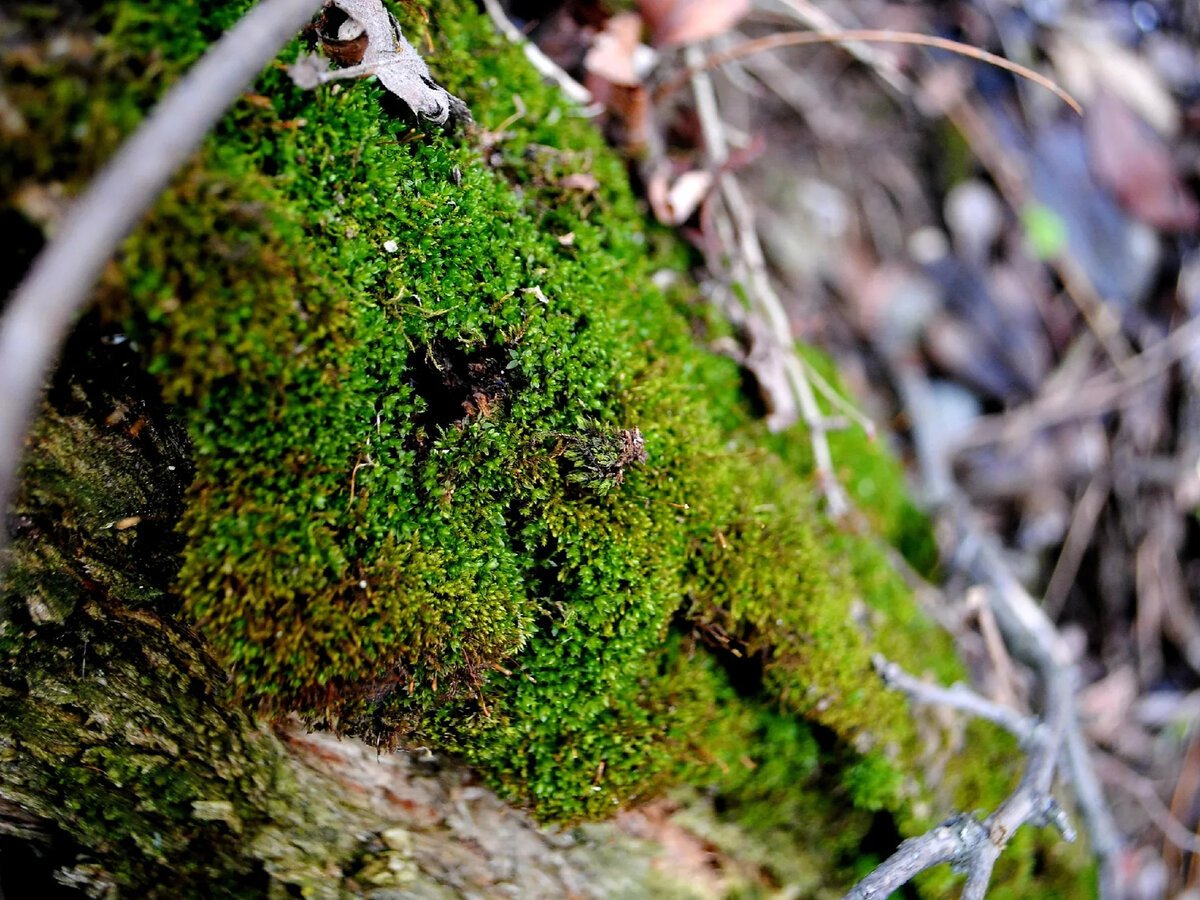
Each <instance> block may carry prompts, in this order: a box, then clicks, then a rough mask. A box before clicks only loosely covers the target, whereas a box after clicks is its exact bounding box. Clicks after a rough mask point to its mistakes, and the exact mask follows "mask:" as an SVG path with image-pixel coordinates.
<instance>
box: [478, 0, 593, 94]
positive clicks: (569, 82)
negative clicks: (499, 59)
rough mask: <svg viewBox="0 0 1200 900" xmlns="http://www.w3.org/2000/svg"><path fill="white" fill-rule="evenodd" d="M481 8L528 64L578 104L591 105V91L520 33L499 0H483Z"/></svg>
mask: <svg viewBox="0 0 1200 900" xmlns="http://www.w3.org/2000/svg"><path fill="white" fill-rule="evenodd" d="M483 8H484V9H486V10H487V14H488V16H490V17H491V20H492V24H494V25H495V26H496V28H497V29H498V30H499V31H500V33H501V34H503V35H504V36H505V37H506V38H508V39H509V40H510V41H512V43H514V44H516V45H517V46H519V47H520V48H521V49H522V50H523V51H524V52H525V58H526V59H527V60H529V64H530V65H531V66H533V67H534V68H535V69H537V70H538V72H539V73H540V74H541V75H542V76H543V77H544V78H548V79H550V80H551V81H553V82H554V83H555V84H557V85H558V86H559V88H560V89H561V90H562V92H563V93H564V94H566V95H567V96H568V97H570V98H571V99H572V100H574V101H575V102H576V103H578V104H579V105H580V106H584V107H587V106H591V105H592V102H593V100H594V98H593V97H592V92H591V91H589V90H588V89H587V88H585V87H584V86H583V85H582V84H580V83H579V82H578V81H576V80H575V79H574V78H572V77H571V76H570V75H568V74H567V73H566V72H565V71H563V69H562V67H561V66H559V65H558V63H556V62H555V61H554V60H552V59H551V58H550V57H548V56H547V55H546V54H545V53H543V52H542V50H541V48H539V47H538V46H537V45H536V44H535V43H533V41H530V40H529V39H527V38H526V37H525V35H523V34H521V32H520V30H519V29H518V28H517V26H515V25H514V24H513V23H512V22H511V21H509V18H508V16H507V15H505V13H504V7H502V6H501V5H500V2H499V0H483Z"/></svg>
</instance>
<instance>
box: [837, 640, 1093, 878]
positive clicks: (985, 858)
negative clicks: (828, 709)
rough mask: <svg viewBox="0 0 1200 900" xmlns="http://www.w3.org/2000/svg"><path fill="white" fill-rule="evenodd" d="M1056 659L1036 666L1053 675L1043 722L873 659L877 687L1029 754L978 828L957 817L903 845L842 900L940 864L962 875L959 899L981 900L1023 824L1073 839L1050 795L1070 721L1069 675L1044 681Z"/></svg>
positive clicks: (1048, 658)
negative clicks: (961, 715) (955, 712)
mask: <svg viewBox="0 0 1200 900" xmlns="http://www.w3.org/2000/svg"><path fill="white" fill-rule="evenodd" d="M1056 657H1057V654H1054V653H1050V654H1047V655H1046V657H1045V659H1044V660H1043V662H1044V663H1046V664H1048V665H1050V666H1051V667H1052V668H1054V669H1055V671H1054V672H1043V673H1042V674H1043V683H1044V684H1045V687H1046V709H1045V713H1044V715H1045V718H1044V720H1043V722H1042V723H1037V722H1035V721H1034V720H1031V719H1027V718H1025V717H1024V716H1020V715H1018V714H1016V713H1014V712H1013V711H1012V710H1009V709H1007V708H1006V707H1002V706H1000V705H998V704H995V703H992V702H991V701H989V700H986V699H984V698H983V697H980V696H979V695H978V694H975V693H974V692H973V691H970V690H969V689H966V688H964V687H962V686H961V685H955V686H954V687H953V688H949V689H947V688H940V687H937V686H935V685H929V684H925V683H924V682H921V681H918V680H917V679H915V678H913V677H912V676H910V675H908V674H907V673H905V672H903V670H901V669H900V667H899V666H897V665H895V664H892V663H888V662H887V661H886V660H883V659H882V658H876V661H875V666H876V669H877V670H878V671H879V672H880V674H881V676H882V677H883V678H884V680H885V681H887V682H888V684H890V685H892V686H894V687H896V688H898V689H900V690H902V691H904V692H905V693H906V694H908V695H909V696H910V697H911V698H913V699H914V700H916V701H918V702H922V703H941V704H945V705H949V706H952V707H953V708H955V709H960V710H964V711H966V712H970V713H972V714H974V715H978V716H980V717H982V718H985V719H987V720H988V721H991V722H995V723H996V724H997V725H1000V726H1001V727H1003V728H1005V729H1007V730H1009V731H1011V732H1013V733H1014V734H1016V735H1017V736H1018V737H1019V738H1020V739H1021V741H1022V744H1023V745H1024V746H1025V748H1026V750H1027V752H1028V754H1029V763H1028V765H1027V766H1026V769H1025V774H1024V775H1023V776H1022V778H1021V783H1020V784H1019V785H1018V786H1017V789H1016V790H1015V791H1013V793H1012V794H1010V795H1009V797H1008V798H1007V799H1006V800H1005V801H1004V802H1003V803H1001V804H1000V806H999V807H998V808H997V809H996V811H995V812H993V813H992V814H991V815H990V816H988V817H987V818H986V819H985V820H984V821H982V822H980V821H978V820H977V819H975V818H974V817H972V816H966V815H961V814H960V815H956V816H953V817H952V818H950V819H948V820H947V821H945V822H943V823H942V824H941V825H939V826H937V827H936V828H934V829H933V830H931V831H930V832H928V833H926V834H925V835H922V836H921V837H918V838H914V839H910V840H908V841H905V842H904V843H903V844H901V845H900V847H899V848H898V849H897V850H896V852H895V853H894V854H892V856H891V857H889V858H888V859H887V860H885V861H884V863H883V864H882V865H881V866H880V867H879V868H878V869H876V870H875V871H874V872H872V873H871V874H870V875H868V876H867V877H866V878H865V879H863V880H862V881H861V882H859V883H858V884H857V885H855V887H854V888H853V889H851V891H850V893H849V894H847V895H846V897H847V900H867V898H882V897H886V896H888V895H889V894H890V893H892V892H893V891H895V890H896V889H898V888H900V887H902V886H903V885H904V884H906V883H907V882H908V881H910V880H911V879H912V878H913V877H915V876H916V875H918V874H919V873H921V872H923V871H925V870H926V869H929V868H932V867H933V866H936V865H940V864H942V863H946V862H949V863H952V864H953V865H954V866H955V867H956V868H958V869H961V870H963V871H965V872H966V873H967V883H966V886H965V887H964V889H963V893H962V896H963V897H964V898H969V900H982V898H983V896H984V894H985V893H986V892H987V886H988V882H989V881H990V880H991V876H992V869H993V868H994V867H995V864H996V860H997V859H999V857H1000V854H1001V852H1002V851H1003V850H1004V847H1005V846H1006V845H1007V844H1008V841H1009V840H1010V839H1011V838H1012V836H1013V835H1014V834H1015V833H1016V831H1017V829H1018V828H1020V827H1021V826H1022V825H1024V824H1025V823H1027V822H1031V823H1033V824H1040V825H1045V824H1050V823H1053V824H1056V825H1057V826H1058V827H1059V828H1060V830H1061V831H1062V833H1063V836H1064V838H1065V839H1066V840H1074V832H1073V831H1072V830H1071V829H1070V826H1069V825H1067V824H1066V819H1065V816H1064V814H1063V813H1062V810H1061V808H1060V807H1059V806H1058V804H1057V802H1056V801H1055V800H1054V798H1053V796H1052V795H1051V793H1050V789H1051V786H1052V783H1053V780H1054V771H1055V767H1056V765H1057V763H1058V760H1059V757H1060V755H1061V750H1062V747H1063V741H1064V739H1065V735H1066V731H1067V725H1068V722H1069V720H1070V718H1071V714H1072V713H1071V703H1072V692H1073V689H1074V683H1073V679H1072V678H1071V677H1070V675H1069V673H1067V677H1065V678H1062V679H1060V680H1059V681H1057V682H1049V681H1047V680H1046V677H1047V676H1049V675H1051V674H1054V675H1061V674H1063V673H1062V672H1061V671H1058V666H1059V662H1060V661H1059V660H1058V659H1057V658H1056Z"/></svg>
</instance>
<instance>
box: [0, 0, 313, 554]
mask: <svg viewBox="0 0 1200 900" xmlns="http://www.w3.org/2000/svg"><path fill="white" fill-rule="evenodd" d="M320 7H321V2H320V0H262V2H260V3H259V4H258V5H257V6H255V7H254V8H253V9H251V10H250V12H248V13H246V15H245V16H244V17H243V18H242V19H241V20H240V21H239V22H238V23H237V25H235V26H234V27H233V28H232V29H230V30H229V31H227V32H226V33H225V35H224V36H223V37H222V38H221V39H220V40H219V41H218V42H217V43H216V44H214V45H213V46H212V48H210V49H209V51H208V52H207V53H206V54H205V55H204V57H203V58H202V59H201V60H200V61H199V62H198V63H197V64H196V65H195V66H194V67H193V68H192V69H191V71H189V72H188V73H187V75H185V76H184V77H183V78H182V79H181V80H180V81H179V83H178V84H176V85H175V86H174V87H173V88H172V89H171V90H170V91H169V92H168V93H167V95H166V96H165V97H164V98H163V99H162V101H161V102H160V103H159V104H158V106H157V107H155V109H154V110H153V112H151V113H150V115H149V117H148V118H147V119H146V121H145V122H144V123H143V124H142V125H141V127H140V128H138V130H137V131H136V132H135V133H134V135H133V136H132V137H131V138H130V139H129V140H127V141H126V142H125V143H124V145H122V147H121V148H120V150H118V151H117V154H116V155H115V156H114V157H113V158H112V160H110V161H109V163H108V165H106V166H105V167H104V169H103V170H102V171H101V172H100V174H99V175H98V176H96V178H95V180H94V181H93V182H92V183H91V185H89V187H88V189H87V191H85V192H84V194H83V196H82V197H80V198H79V200H78V201H76V203H75V205H74V206H73V208H72V209H71V212H70V214H69V215H68V217H67V219H66V221H65V222H64V223H63V225H62V228H61V229H60V230H59V231H58V233H57V234H56V235H55V236H54V237H53V239H52V240H51V241H50V243H49V244H48V245H47V247H46V248H45V249H44V250H43V251H42V253H41V254H40V255H39V256H38V258H37V259H36V260H35V261H34V263H33V266H32V267H31V268H30V270H29V272H28V274H27V275H26V276H25V280H24V281H22V282H21V284H20V286H18V287H17V289H16V292H15V293H14V294H13V295H12V297H11V298H10V299H9V302H8V308H7V311H6V312H5V314H4V318H3V320H0V518H2V516H3V514H5V513H7V511H8V505H9V502H10V501H11V498H12V495H13V489H14V487H15V483H16V472H17V467H18V465H19V464H20V460H21V454H22V450H23V448H24V442H25V433H26V430H27V428H28V425H29V422H30V420H31V418H32V417H33V414H34V411H35V409H36V408H37V404H38V400H39V399H40V397H41V393H42V389H43V385H44V381H45V377H46V373H47V372H48V371H49V369H50V367H51V365H52V364H53V363H54V361H55V358H56V357H57V355H58V352H59V347H60V345H61V343H62V340H63V338H64V337H65V336H66V334H67V331H68V330H69V328H70V327H71V324H72V322H73V321H74V319H75V316H76V314H77V313H78V312H79V310H80V309H81V307H82V306H83V304H84V303H85V302H86V301H87V299H88V296H89V295H90V291H91V288H92V284H93V283H94V282H95V280H96V277H97V276H98V275H99V274H100V270H101V269H102V268H103V266H104V264H105V263H106V262H107V261H108V260H109V258H111V257H112V255H113V253H114V252H115V251H116V249H117V247H118V245H119V244H120V243H121V241H122V240H123V239H124V237H125V236H126V235H127V234H128V233H129V232H130V231H131V230H132V229H133V227H134V226H135V225H136V224H137V223H138V221H139V220H140V219H141V217H142V215H143V213H145V211H146V210H147V209H148V208H149V207H150V205H151V204H152V203H153V202H154V200H155V199H156V198H157V197H158V195H159V194H160V193H161V192H162V190H163V189H164V188H165V187H166V186H167V183H168V182H169V180H170V178H171V176H172V175H173V174H174V173H175V172H176V170H178V169H179V167H180V166H182V165H183V163H184V162H185V161H186V160H187V158H188V157H189V156H190V155H191V154H192V153H193V152H194V151H195V150H196V148H197V147H198V146H199V145H200V142H201V141H202V140H203V139H204V136H205V135H206V134H208V132H209V130H210V129H211V128H212V127H213V125H214V124H215V123H216V122H217V120H218V119H219V118H220V117H221V115H222V114H223V113H224V112H225V110H226V109H227V108H228V107H229V106H230V105H231V104H232V103H233V101H234V100H236V99H237V97H238V96H239V95H240V94H241V93H242V91H243V90H245V88H246V86H247V85H248V84H249V83H250V82H251V81H252V80H253V78H254V77H255V76H256V75H257V74H258V73H259V72H260V71H262V69H263V67H264V66H266V64H267V63H268V62H270V61H271V59H273V58H274V56H275V54H276V53H278V52H279V50H280V48H281V47H282V46H283V45H284V44H285V43H287V41H288V40H290V39H291V38H292V36H293V35H295V34H296V32H297V31H299V30H300V29H301V28H302V27H303V26H304V25H305V23H307V22H308V20H309V19H310V18H311V17H312V15H313V14H314V13H315V12H316V11H317V10H318V9H320ZM7 537H8V533H7V528H0V546H3V544H4V543H5V542H6V541H7Z"/></svg>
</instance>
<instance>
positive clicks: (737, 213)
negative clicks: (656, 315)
mask: <svg viewBox="0 0 1200 900" xmlns="http://www.w3.org/2000/svg"><path fill="white" fill-rule="evenodd" d="M684 52H685V56H686V58H687V59H688V60H689V62H692V63H695V62H696V61H698V60H699V59H700V57H699V53H700V49H699V48H698V47H695V46H692V47H688V48H687V49H686V50H685V51H684ZM690 77H691V79H692V89H693V91H694V93H695V96H696V112H697V115H698V116H699V118H700V122H701V127H702V128H703V129H704V140H705V147H706V150H707V152H708V156H709V165H710V167H711V168H712V169H713V170H714V171H716V172H717V173H718V174H717V179H716V184H717V189H718V191H719V192H720V196H721V199H722V200H723V202H724V205H725V209H726V210H727V211H728V214H729V226H728V230H730V231H732V232H733V240H734V242H733V243H732V244H730V248H731V249H732V250H733V251H734V256H735V259H737V261H738V262H739V263H740V264H741V265H742V266H743V267H744V269H745V274H746V281H747V282H748V284H747V287H748V288H749V289H750V295H751V299H752V302H753V303H754V305H755V308H756V310H757V311H758V312H759V313H760V314H761V315H762V316H763V318H764V319H765V320H766V321H767V323H768V324H769V325H770V326H771V332H770V339H771V340H772V341H773V342H774V344H775V345H776V346H775V348H774V349H775V350H776V351H777V352H778V355H779V357H780V359H781V360H782V364H783V369H784V373H785V375H786V378H787V383H788V385H789V387H790V389H791V392H792V394H793V395H794V397H795V400H796V402H797V404H798V406H799V410H800V414H801V417H802V419H803V421H804V424H805V425H806V426H807V428H808V432H809V441H810V443H811V445H812V450H813V465H814V468H815V470H816V473H817V478H818V479H819V480H820V482H821V490H822V493H823V495H824V497H825V502H826V505H827V508H828V512H829V515H830V517H831V518H834V519H838V518H841V517H842V516H843V515H845V514H846V512H847V510H848V509H849V506H850V504H849V500H848V499H847V497H846V493H845V491H844V490H843V488H842V486H841V484H840V483H839V482H838V480H837V475H836V474H835V472H834V468H833V455H832V453H831V452H830V449H829V441H828V439H827V437H826V432H827V431H828V430H829V428H830V425H829V422H828V420H827V419H826V418H825V416H824V415H823V414H822V413H821V408H820V406H819V405H818V404H817V398H816V395H815V394H814V392H813V388H812V384H811V382H810V381H809V378H808V373H807V371H806V370H805V367H804V365H803V364H802V363H801V361H800V358H799V356H798V354H797V353H796V349H795V339H794V337H793V336H792V330H791V325H790V323H789V322H788V319H787V314H786V313H785V312H784V309H783V301H782V300H781V299H780V297H779V295H778V293H776V291H775V286H774V285H773V284H772V282H771V276H770V274H769V273H768V271H767V263H766V257H765V255H764V254H763V249H762V244H761V243H760V241H759V238H758V231H757V229H756V226H755V222H754V212H753V210H752V209H751V207H750V204H749V203H748V202H747V200H746V197H745V194H744V193H743V192H742V189H741V185H740V184H739V183H738V181H737V179H736V178H735V177H734V175H733V173H732V172H730V171H728V169H727V168H726V167H725V163H726V162H727V160H728V142H727V140H726V138H725V133H724V127H723V124H722V121H721V116H720V113H719V111H718V109H717V101H716V94H715V92H714V90H713V87H712V82H711V80H710V79H709V78H708V76H707V74H705V70H704V69H703V68H702V67H701V68H696V69H695V71H693V72H691V73H690Z"/></svg>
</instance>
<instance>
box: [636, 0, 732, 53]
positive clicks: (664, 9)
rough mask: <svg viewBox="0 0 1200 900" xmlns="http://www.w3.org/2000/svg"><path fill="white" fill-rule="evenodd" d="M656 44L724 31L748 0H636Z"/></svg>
mask: <svg viewBox="0 0 1200 900" xmlns="http://www.w3.org/2000/svg"><path fill="white" fill-rule="evenodd" d="M638 8H639V9H641V11H642V16H643V17H644V18H645V20H646V24H647V25H649V26H650V34H651V41H652V43H653V44H654V46H656V47H670V46H673V45H676V44H691V43H694V42H696V41H703V40H706V39H708V38H711V37H716V36H717V35H720V34H724V33H725V32H727V31H728V30H729V29H730V28H732V27H733V26H734V25H735V24H736V23H737V21H738V20H739V19H740V18H741V17H742V16H744V15H745V14H746V12H747V10H749V9H750V0H639V2H638Z"/></svg>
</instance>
